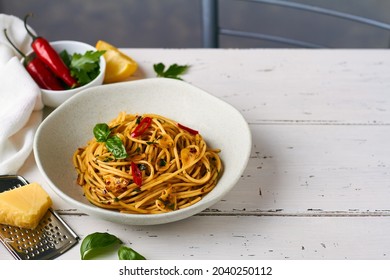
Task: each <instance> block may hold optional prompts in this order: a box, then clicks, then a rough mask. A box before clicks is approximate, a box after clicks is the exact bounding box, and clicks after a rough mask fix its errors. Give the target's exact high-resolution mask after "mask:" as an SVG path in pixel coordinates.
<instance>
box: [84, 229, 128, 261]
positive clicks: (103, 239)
mask: <svg viewBox="0 0 390 280" xmlns="http://www.w3.org/2000/svg"><path fill="white" fill-rule="evenodd" d="M121 243H122V241H121V240H120V239H119V238H118V237H116V236H114V235H112V234H109V233H107V232H95V233H92V234H90V235H87V236H86V237H85V238H84V239H83V242H82V243H81V246H80V254H81V259H82V260H88V259H91V258H93V257H95V256H96V255H98V254H99V253H102V252H103V251H105V250H107V249H108V248H110V247H111V246H113V245H115V244H121Z"/></svg>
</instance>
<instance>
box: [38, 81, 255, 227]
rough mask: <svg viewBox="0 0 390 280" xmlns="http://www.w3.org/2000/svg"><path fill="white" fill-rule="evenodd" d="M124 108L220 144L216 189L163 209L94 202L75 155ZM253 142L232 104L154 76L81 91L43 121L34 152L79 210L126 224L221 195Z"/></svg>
mask: <svg viewBox="0 0 390 280" xmlns="http://www.w3.org/2000/svg"><path fill="white" fill-rule="evenodd" d="M121 111H125V112H126V113H132V114H142V113H156V114H160V115H163V116H166V117H169V118H171V119H174V120H176V121H178V122H181V123H185V124H186V125H188V126H190V127H192V128H194V129H196V130H198V131H199V132H200V133H201V134H202V136H203V137H204V139H205V140H206V142H207V143H208V145H210V146H211V147H213V148H220V149H221V153H220V156H221V159H222V161H223V166H224V167H223V168H224V170H223V174H222V176H221V178H220V180H219V182H218V184H217V186H216V187H215V188H214V190H212V191H211V192H210V193H209V194H207V195H206V196H205V197H204V198H203V199H202V200H201V201H199V202H197V203H195V204H194V205H192V206H190V207H188V208H185V209H180V210H176V211H172V212H169V213H164V214H123V213H119V212H115V211H111V210H106V209H102V208H99V207H96V206H94V205H92V204H91V203H89V202H88V201H87V199H86V198H85V197H84V196H83V192H82V189H81V187H80V186H79V185H77V183H76V178H77V174H76V171H75V169H74V167H73V164H72V155H73V153H74V152H75V151H76V149H77V148H78V147H82V146H85V144H86V143H87V141H88V140H89V139H91V138H93V133H92V130H93V127H94V126H95V124H97V123H101V122H106V123H107V122H109V121H110V120H112V119H114V118H115V117H117V115H118V114H119V112H121ZM251 142H252V141H251V133H250V130H249V127H248V124H247V122H246V121H245V119H244V118H243V116H242V115H241V114H240V113H239V112H238V111H237V110H236V109H235V108H234V107H232V106H231V105H229V104H227V103H225V102H223V101H222V100H220V99H218V98H216V97H214V96H213V95H211V94H209V93H207V92H205V91H203V90H201V89H199V88H197V87H194V86H192V85H190V84H188V83H186V82H183V81H178V80H173V79H166V78H151V79H144V80H138V81H130V82H124V83H118V84H109V85H103V86H98V87H94V88H90V89H87V90H84V91H82V92H79V93H78V94H77V95H75V96H74V97H72V98H70V99H69V100H67V101H66V102H65V103H64V104H62V105H61V106H60V107H58V108H57V109H56V110H54V111H53V112H52V113H51V114H50V115H49V116H48V117H47V118H46V119H45V120H44V121H43V122H42V124H41V125H40V126H39V128H38V130H37V133H36V136H35V139H34V154H35V158H36V162H37V165H38V168H39V169H40V171H41V172H42V174H43V176H44V177H45V179H46V180H47V182H48V184H49V185H50V187H51V188H52V189H53V190H54V191H55V192H56V193H57V194H58V195H59V196H60V197H62V198H63V199H64V200H65V201H67V202H68V203H70V204H71V205H73V206H74V207H76V208H77V209H79V210H80V211H83V212H85V213H87V214H90V215H94V216H98V217H100V218H102V219H105V220H109V221H113V222H117V223H122V224H128V225H153V224H162V223H168V222H173V221H177V220H180V219H184V218H187V217H189V216H192V215H194V214H196V213H199V212H201V211H202V210H204V209H206V208H208V207H210V206H211V205H213V204H215V203H216V202H218V201H220V200H221V198H222V197H223V196H224V195H225V194H226V193H227V192H228V191H229V190H231V189H232V188H233V187H234V185H235V184H236V183H237V181H238V180H239V178H240V176H241V175H242V173H243V171H244V169H245V167H246V165H247V161H248V159H249V155H250V151H251Z"/></svg>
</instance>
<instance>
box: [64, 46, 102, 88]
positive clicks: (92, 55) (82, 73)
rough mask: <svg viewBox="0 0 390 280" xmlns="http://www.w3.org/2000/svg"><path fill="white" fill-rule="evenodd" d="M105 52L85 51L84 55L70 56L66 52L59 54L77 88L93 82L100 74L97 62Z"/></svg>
mask: <svg viewBox="0 0 390 280" xmlns="http://www.w3.org/2000/svg"><path fill="white" fill-rule="evenodd" d="M104 53H105V51H86V52H85V53H84V54H79V53H75V54H73V55H70V54H69V53H68V52H67V51H66V50H64V51H62V52H61V53H60V56H61V58H62V60H63V61H64V62H65V64H66V65H67V66H68V68H69V70H70V73H71V75H72V77H74V78H75V79H76V80H77V82H78V83H79V86H83V85H86V84H88V83H89V82H91V81H92V80H94V79H95V78H96V77H97V76H98V75H99V73H100V65H99V60H100V57H101V56H102V55H103V54H104Z"/></svg>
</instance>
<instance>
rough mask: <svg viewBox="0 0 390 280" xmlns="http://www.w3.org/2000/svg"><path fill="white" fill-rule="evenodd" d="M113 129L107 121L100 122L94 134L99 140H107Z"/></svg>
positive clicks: (94, 129)
mask: <svg viewBox="0 0 390 280" xmlns="http://www.w3.org/2000/svg"><path fill="white" fill-rule="evenodd" d="M110 133H111V130H110V128H109V126H108V125H107V124H106V123H98V124H97V125H95V127H94V128H93V135H94V136H95V138H96V141H98V142H106V141H107V139H108V137H109V136H110Z"/></svg>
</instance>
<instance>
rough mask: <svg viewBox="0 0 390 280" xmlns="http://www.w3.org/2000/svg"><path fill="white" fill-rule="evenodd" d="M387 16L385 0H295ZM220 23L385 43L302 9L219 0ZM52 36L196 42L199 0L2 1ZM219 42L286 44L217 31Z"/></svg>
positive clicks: (348, 42)
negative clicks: (29, 16) (228, 35)
mask: <svg viewBox="0 0 390 280" xmlns="http://www.w3.org/2000/svg"><path fill="white" fill-rule="evenodd" d="M295 2H300V3H307V4H311V5H318V6H321V7H324V8H330V9H337V10H340V11H343V12H349V13H352V14H356V15H359V16H365V17H370V18H373V19H376V20H380V21H384V22H387V23H390V1H389V0H312V1H304V0H295ZM220 11H221V16H220V20H221V25H223V26H229V27H235V28H238V29H249V30H251V31H261V32H265V33H269V34H273V35H282V36H290V37H294V38H297V39H300V40H306V41H311V42H315V43H318V44H325V45H326V46H329V47H335V48H388V47H389V32H385V31H381V30H379V31H378V30H374V29H373V28H371V27H367V26H365V25H361V24H356V23H351V22H346V21H344V20H340V19H335V18H329V17H326V16H321V15H312V14H308V13H307V12H302V11H294V10H291V9H286V8H280V7H275V6H270V5H263V4H253V3H244V2H242V1H235V0H221V1H220ZM29 12H32V13H34V17H33V18H30V19H29V24H30V25H31V26H32V28H33V29H34V30H35V31H36V32H37V33H38V34H39V35H41V36H44V37H46V38H48V39H49V40H51V41H55V40H66V39H71V40H79V41H84V42H86V43H90V44H95V43H96V41H97V40H99V39H103V40H106V41H108V42H110V43H112V44H114V45H116V46H118V47H129V48H200V47H202V32H201V1H200V0H110V1H108V0H0V13H4V14H12V15H15V16H18V17H21V18H23V17H24V15H25V14H27V13H29ZM221 42H222V43H221V47H226V48H257V47H259V48H268V47H290V46H286V45H280V44H275V43H268V42H263V41H255V40H250V39H233V38H230V37H226V36H223V37H221Z"/></svg>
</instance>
